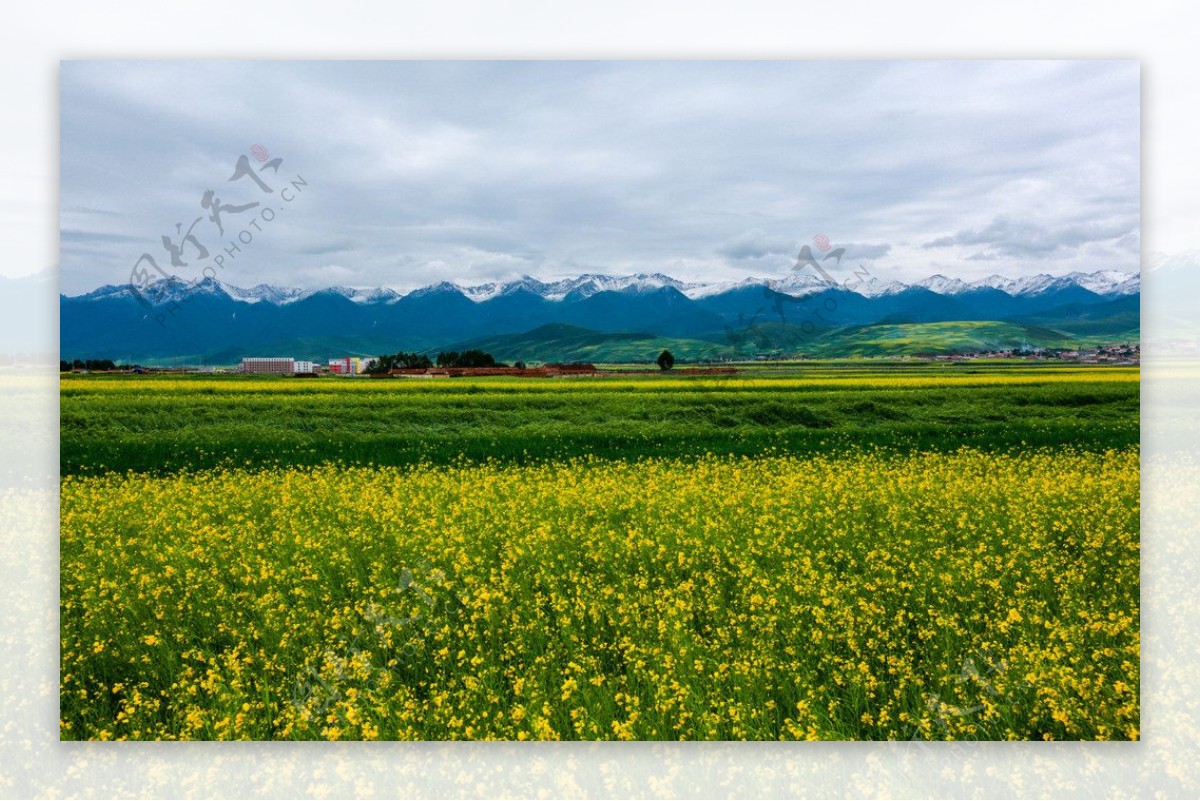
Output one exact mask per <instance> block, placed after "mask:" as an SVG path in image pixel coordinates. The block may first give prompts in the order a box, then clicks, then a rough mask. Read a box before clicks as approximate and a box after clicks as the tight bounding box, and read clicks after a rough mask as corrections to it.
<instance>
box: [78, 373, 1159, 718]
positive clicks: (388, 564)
mask: <svg viewBox="0 0 1200 801" xmlns="http://www.w3.org/2000/svg"><path fill="white" fill-rule="evenodd" d="M1114 375H1116V374H1114ZM1044 378H1045V379H1047V380H1049V381H1050V382H1051V383H1053V382H1057V381H1058V380H1059V379H1058V378H1056V377H1054V376H1051V375H1047V376H1044ZM830 380H834V379H830ZM898 380H900V379H898ZM989 380H990V378H989ZM1105 380H1112V381H1119V380H1122V379H1120V378H1119V377H1118V378H1106V379H1105ZM629 383H630V385H631V386H630V387H629V390H628V392H631V393H636V392H638V391H640V390H639V386H637V385H636V382H629ZM96 386H100V387H103V386H104V385H103V384H102V383H99V382H98V383H97V384H96ZM244 386H245V387H252V386H254V385H253V384H250V383H246V384H245V385H244ZM363 386H365V387H368V388H367V389H364V390H363V391H364V392H378V391H380V390H378V389H375V388H370V387H369V385H363ZM692 386H694V385H692ZM1042 386H1045V384H1043V385H1042ZM775 388H776V389H778V387H775ZM904 389H912V388H910V387H904ZM918 389H919V388H918ZM100 391H101V392H103V391H105V390H100ZM241 391H249V390H241ZM739 391H740V390H739ZM1090 391H1091V392H1092V395H1093V396H1094V398H1098V399H1099V400H1093V401H1090V402H1091V403H1093V404H1095V403H1099V402H1100V401H1102V400H1104V399H1105V397H1107V396H1104V395H1103V393H1102V392H1100V390H1096V389H1094V388H1093V389H1092V390H1090ZM909 397H910V396H908V395H905V396H902V397H901V396H897V398H898V400H897V407H896V408H900V406H899V404H900V402H901V401H903V402H908V398H909ZM885 400H886V399H884V398H881V397H877V398H875V401H873V402H875V403H883V402H884V401H885ZM68 406H69V401H68V400H67V399H66V398H64V420H67V419H72V418H71V417H70V415H71V411H70V409H69V408H68ZM1076 408H1077V407H1076ZM79 419H80V420H83V418H79ZM80 425H83V422H81V423H80ZM1135 426H1136V419H1135ZM1081 430H1082V427H1081ZM73 436H75V434H73ZM131 436H132V437H133V438H134V439H135V440H136V438H137V437H138V436H141V435H140V434H138V433H136V432H134V433H133V434H132V435H131ZM66 443H67V440H66V439H64V449H65V448H66ZM229 448H230V449H231V450H232V448H233V445H232V444H230V445H229ZM64 453H65V451H64ZM1138 456H1139V451H1138V448H1137V446H1136V443H1133V444H1124V445H1121V446H1119V447H1106V448H1102V447H1091V448H1086V449H1084V448H1075V447H1072V446H1071V445H1069V444H1058V445H1055V446H1053V447H1027V448H1009V447H1004V448H993V449H989V448H979V447H961V448H958V449H954V448H944V449H942V450H939V451H936V452H935V451H928V450H922V449H907V450H899V449H876V448H872V447H856V448H852V449H850V450H846V451H842V452H838V453H823V452H811V453H796V452H794V451H792V450H788V449H782V448H774V447H770V446H767V447H765V448H763V449H761V450H759V452H757V453H755V454H754V455H736V454H734V455H730V454H724V455H714V454H712V453H707V454H705V453H696V454H690V455H685V456H673V457H665V456H655V455H650V456H637V457H636V458H629V459H609V458H596V457H568V458H558V459H546V460H533V461H530V462H524V461H521V460H507V461H505V460H468V459H459V460H450V461H446V462H439V463H434V462H422V463H418V464H412V465H383V464H376V465H371V464H361V465H345V464H315V465H276V466H271V465H266V466H260V467H256V468H253V469H250V468H246V467H239V466H217V467H212V468H205V469H201V470H181V471H171V472H167V473H162V474H157V473H154V472H151V471H145V472H142V471H138V472H135V471H133V470H118V469H109V470H105V471H98V472H96V473H95V474H85V473H84V472H83V471H80V473H79V474H75V473H68V474H67V475H64V477H63V479H62V488H61V532H62V533H61V610H60V611H61V640H62V642H61V704H60V708H61V736H62V738H63V739H68V740H70V739H98V740H108V739H220V740H227V739H228V740H232V739H257V740H263V739H321V740H345V739H350V740H355V739H493V738H499V739H510V740H529V739H532V740H545V739H664V740H674V739H755V740H776V739H787V740H791V739H817V740H822V739H933V740H938V739H1020V740H1027V739H1035V740H1065V739H1123V740H1129V739H1137V738H1138V737H1139V731H1138V727H1139V626H1138V619H1139V528H1138V515H1139V494H1138V476H1139V473H1138ZM64 458H65V456H64Z"/></svg>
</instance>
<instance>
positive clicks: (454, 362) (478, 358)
mask: <svg viewBox="0 0 1200 801" xmlns="http://www.w3.org/2000/svg"><path fill="white" fill-rule="evenodd" d="M656 361H657V362H658V366H659V368H660V369H662V370H670V369H671V368H672V367H674V366H675V357H674V356H673V355H672V354H671V351H669V350H664V351H663V352H662V353H660V354H658V359H657V360H656ZM434 364H436V365H437V366H438V367H507V366H508V365H507V364H504V363H503V362H498V361H496V359H495V357H493V356H492V354H490V353H488V352H486V351H482V350H464V351H463V352H462V353H459V352H458V351H456V350H447V351H442V352H441V353H439V354H438V355H437V358H436V359H435V360H431V359H430V358H429V357H428V356H426V355H425V354H424V353H406V352H405V351H400V352H399V353H391V354H387V353H385V354H382V355H380V356H376V357H375V358H374V359H372V360H371V363H370V364H369V365H367V372H368V373H386V372H388V371H389V370H412V369H417V370H423V369H425V368H428V367H433V366H434ZM513 367H517V368H519V369H522V370H524V369H525V362H523V361H518V362H516V363H515V364H514V365H513ZM96 369H99V368H96Z"/></svg>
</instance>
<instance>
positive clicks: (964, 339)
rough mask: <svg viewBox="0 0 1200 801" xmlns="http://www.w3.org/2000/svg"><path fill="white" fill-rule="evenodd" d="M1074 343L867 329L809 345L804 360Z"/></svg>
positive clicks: (993, 328)
mask: <svg viewBox="0 0 1200 801" xmlns="http://www.w3.org/2000/svg"><path fill="white" fill-rule="evenodd" d="M1079 344H1081V343H1080V341H1079V340H1078V339H1077V338H1075V337H1072V336H1071V335H1069V334H1065V333H1063V332H1060V331H1055V330H1052V329H1049V328H1041V327H1037V326H1030V325H1021V324H1018V323H1006V322H992V321H982V320H971V321H957V322H943V323H906V324H898V325H867V326H858V327H854V328H848V329H841V330H838V331H834V332H830V333H827V334H825V335H824V336H821V337H819V338H817V339H815V340H814V341H813V343H812V345H811V346H810V348H809V352H808V355H810V356H824V357H846V356H917V355H922V354H945V353H967V352H971V351H976V352H978V351H983V350H1003V349H1007V348H1019V347H1021V346H1022V345H1028V346H1029V347H1033V348H1038V347H1041V348H1070V347H1077V346H1078V345H1079Z"/></svg>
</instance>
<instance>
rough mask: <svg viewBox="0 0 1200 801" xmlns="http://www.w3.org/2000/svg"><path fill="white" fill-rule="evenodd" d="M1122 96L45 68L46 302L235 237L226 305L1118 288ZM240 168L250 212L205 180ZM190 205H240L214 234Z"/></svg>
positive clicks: (765, 77)
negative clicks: (53, 87)
mask: <svg viewBox="0 0 1200 801" xmlns="http://www.w3.org/2000/svg"><path fill="white" fill-rule="evenodd" d="M1138 81H1139V76H1138V65H1137V64H1136V62H1097V61H1088V62H1029V61H1021V62H870V63H856V62H825V63H823V62H645V63H643V62H391V63H386V62H370V63H346V62H331V63H306V62H204V63H187V62H169V63H133V62H68V63H64V65H63V68H62V200H61V202H62V209H61V226H62V238H61V250H62V255H61V260H62V287H63V291H64V292H67V293H69V294H75V293H77V292H82V291H86V290H88V289H91V288H94V287H95V286H98V285H100V284H105V283H120V282H123V281H128V280H129V276H130V271H131V269H132V268H133V267H134V264H135V262H136V261H137V260H138V258H139V257H140V255H141V254H142V253H150V254H151V255H152V256H153V257H154V258H155V259H156V261H157V263H158V264H159V265H160V266H162V267H163V268H164V270H167V271H170V272H175V273H178V274H179V275H181V276H182V277H185V278H187V277H194V275H195V276H198V275H199V273H200V268H202V265H204V264H211V263H212V260H214V258H215V256H217V255H219V254H220V253H221V252H222V251H224V250H225V249H227V248H229V247H230V245H231V244H234V245H239V243H238V242H237V241H236V239H234V238H235V237H236V236H237V235H238V233H239V232H241V231H246V232H248V233H249V234H250V235H251V238H252V241H251V242H250V243H248V244H245V243H242V244H240V245H239V246H240V247H241V250H240V251H238V250H234V251H232V253H231V254H229V255H227V256H226V257H225V258H224V259H223V260H222V261H223V266H220V267H213V268H212V269H213V270H214V271H216V272H218V273H219V277H220V278H221V279H222V280H227V281H229V282H231V283H234V284H237V285H242V286H246V285H252V284H256V283H259V282H268V283H277V284H284V285H290V286H302V287H311V286H319V285H327V284H330V283H339V284H345V285H350V286H360V287H367V286H372V287H373V286H381V285H382V286H391V287H394V288H398V289H405V288H410V287H413V286H417V285H421V284H427V283H432V282H436V281H439V280H454V281H460V282H465V283H482V282H486V281H490V280H503V279H509V278H513V277H516V276H519V275H521V274H523V273H531V274H535V275H537V276H538V277H542V278H554V277H560V276H565V275H572V274H577V273H579V272H584V271H604V272H633V271H658V272H666V273H670V274H673V275H676V276H677V277H679V278H682V279H696V280H712V279H736V278H740V277H744V276H747V275H758V276H764V275H771V274H779V275H781V274H783V273H785V272H786V271H787V270H788V269H789V268H790V266H791V265H792V264H793V263H794V261H795V252H796V250H797V249H798V248H799V247H800V246H801V245H803V244H805V243H809V242H811V241H812V237H813V236H814V235H817V234H824V235H826V236H828V237H829V239H830V240H831V242H832V243H833V244H834V246H837V247H845V248H846V258H845V260H844V262H845V263H847V264H853V263H857V262H859V261H868V260H870V262H871V264H872V270H873V272H875V273H876V274H878V275H880V276H881V277H883V278H897V279H900V280H915V279H918V278H921V277H924V276H926V275H928V274H930V273H934V272H940V273H944V274H950V275H958V276H961V277H963V278H971V277H978V276H981V275H985V274H987V273H990V272H1001V273H1006V274H1009V275H1019V274H1022V273H1026V272H1060V271H1063V272H1065V271H1068V270H1073V269H1088V270H1091V269H1100V268H1117V269H1126V270H1129V269H1137V266H1138V246H1139V243H1138V220H1139V176H1138V163H1139V153H1138V129H1139V119H1138ZM255 144H261V145H263V146H264V147H265V148H266V150H267V151H268V156H267V158H266V159H265V160H263V161H260V160H259V159H258V158H255V156H254V154H253V153H252V152H251V148H252V146H253V145H255ZM243 155H246V156H247V157H248V160H247V162H248V164H249V165H250V166H251V167H252V168H253V169H254V170H255V172H256V175H257V176H259V178H260V180H262V181H263V182H264V183H265V184H267V185H268V186H269V187H270V188H271V189H272V190H273V191H272V192H271V193H269V194H268V193H266V192H264V191H262V190H261V189H260V188H259V186H257V185H256V182H255V181H254V179H253V178H251V177H250V176H249V175H243V176H241V177H240V178H239V179H238V180H235V181H232V182H231V181H229V180H228V179H229V178H230V176H231V175H232V174H234V172H235V166H236V163H237V161H238V158H239V157H240V156H243ZM275 158H280V159H282V162H281V163H279V164H278V168H277V172H275V171H273V169H271V168H266V169H264V168H263V165H264V164H269V163H270V160H271V159H275ZM259 170H262V171H261V172H259ZM296 177H302V179H303V181H304V182H306V185H305V186H303V188H302V190H300V191H296V192H294V193H293V196H294V200H293V201H292V202H289V203H285V202H283V201H282V200H281V198H280V193H281V191H282V190H283V189H285V188H286V187H287V185H288V182H289V181H291V180H292V179H294V178H296ZM209 190H213V192H214V194H215V195H216V196H218V197H220V200H221V203H222V204H226V205H229V206H234V207H236V206H241V205H245V204H248V203H250V202H256V201H257V202H259V206H256V207H254V208H253V209H251V210H247V211H245V212H240V213H238V212H232V211H223V212H222V215H221V216H222V219H223V221H224V222H225V223H226V232H225V235H224V236H218V235H217V229H216V226H215V225H214V224H213V223H212V222H211V220H210V219H209V216H210V213H211V209H208V208H204V207H203V206H202V199H203V196H204V194H205V192H206V191H209ZM264 209H270V210H271V211H272V213H273V214H274V219H273V220H272V221H270V222H269V223H268V222H267V221H266V220H265V219H263V218H261V217H258V216H257V215H260V214H262V213H264ZM197 217H199V218H201V221H200V223H199V224H197V225H196V226H195V227H194V228H193V229H192V230H193V232H194V233H195V235H196V238H197V241H198V242H200V243H201V244H202V245H203V246H204V247H205V248H206V249H207V250H208V251H209V253H210V255H209V260H207V261H206V260H204V259H198V258H197V256H198V255H199V252H200V251H199V250H198V249H197V248H196V247H194V246H193V245H191V244H183V245H182V250H181V254H182V255H181V258H182V260H183V261H184V262H186V263H187V266H186V267H175V268H171V267H169V265H170V259H171V254H170V252H169V251H168V250H166V249H164V247H163V244H162V241H163V240H162V237H163V236H164V235H166V236H168V237H169V238H170V239H171V242H172V243H173V244H175V245H177V246H179V245H180V243H181V242H182V234H183V233H184V232H185V231H187V230H188V229H189V226H191V225H192V223H193V221H194V220H195V219H196V218H197ZM254 219H257V220H258V228H257V229H255V228H253V227H250V221H251V220H254ZM177 225H179V228H178V229H177V228H176V226H177ZM243 240H244V238H243ZM144 265H145V263H144V262H143V266H144Z"/></svg>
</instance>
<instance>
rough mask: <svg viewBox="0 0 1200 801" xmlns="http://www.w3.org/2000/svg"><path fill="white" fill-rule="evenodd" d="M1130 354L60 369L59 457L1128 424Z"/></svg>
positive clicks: (96, 469)
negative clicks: (1093, 364) (570, 373)
mask: <svg viewBox="0 0 1200 801" xmlns="http://www.w3.org/2000/svg"><path fill="white" fill-rule="evenodd" d="M1137 412H1138V381H1137V370H1136V368H1079V367H1056V366H1051V365H1027V364H1017V365H951V364H934V365H923V364H921V365H905V364H895V365H884V366H876V365H869V364H865V363H858V364H856V363H853V362H851V363H844V364H842V363H817V364H813V365H805V366H802V367H790V368H766V367H749V368H746V369H745V370H744V372H742V373H739V374H737V375H733V376H694V377H679V378H674V377H671V376H670V375H665V376H664V375H659V374H657V371H655V372H651V373H647V374H645V375H630V374H623V375H620V376H615V377H606V378H580V379H514V378H491V379H449V380H447V379H442V380H423V379H384V380H374V379H337V378H322V379H318V380H315V381H313V380H297V379H286V378H270V377H253V376H224V377H213V378H209V377H202V376H188V377H183V378H175V377H144V376H136V377H108V376H95V377H92V376H83V377H77V376H72V377H65V378H64V379H63V381H62V411H61V419H62V448H61V456H62V472H63V474H74V473H103V472H106V471H112V470H116V471H125V470H134V471H138V472H142V471H152V472H153V471H157V472H172V471H175V470H181V469H202V468H207V467H213V466H216V465H219V464H225V465H231V466H239V467H244V466H254V465H308V464H313V465H315V464H321V463H325V462H328V461H337V462H342V463H346V464H376V465H406V464H412V463H416V462H432V463H445V462H447V461H451V460H455V459H460V458H464V457H465V458H467V459H469V460H483V459H488V458H495V459H502V460H517V461H526V460H531V459H533V460H536V459H546V458H567V457H573V456H581V455H587V454H591V455H595V456H601V457H605V458H612V459H636V458H640V457H645V456H687V455H694V454H702V453H718V454H755V453H760V452H762V451H763V450H765V449H768V448H777V449H779V450H781V451H783V452H788V453H812V452H838V451H842V450H846V449H851V448H859V447H877V446H882V447H891V448H899V449H904V450H914V449H919V450H946V449H953V448H957V447H959V446H962V445H969V446H972V447H976V448H982V449H989V450H991V449H998V448H999V449H1004V448H1023V447H1037V446H1056V445H1071V446H1074V447H1078V448H1086V449H1105V448H1111V447H1123V446H1129V445H1134V444H1136V443H1137V441H1138V415H1137Z"/></svg>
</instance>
